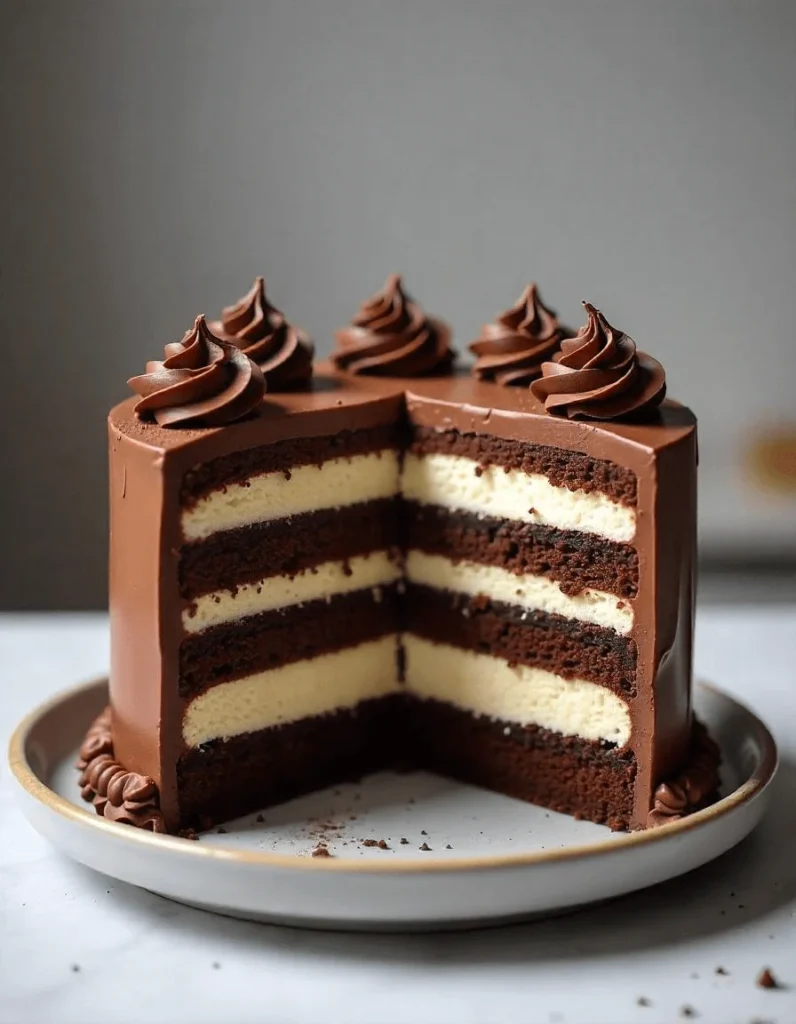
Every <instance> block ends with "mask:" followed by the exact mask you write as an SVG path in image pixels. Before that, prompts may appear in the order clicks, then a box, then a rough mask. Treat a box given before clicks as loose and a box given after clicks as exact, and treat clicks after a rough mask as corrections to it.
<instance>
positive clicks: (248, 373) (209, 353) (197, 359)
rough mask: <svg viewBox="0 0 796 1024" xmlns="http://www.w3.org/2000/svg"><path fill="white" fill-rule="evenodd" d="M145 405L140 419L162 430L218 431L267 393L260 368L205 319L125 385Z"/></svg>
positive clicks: (140, 409) (140, 407) (141, 406)
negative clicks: (150, 419)
mask: <svg viewBox="0 0 796 1024" xmlns="http://www.w3.org/2000/svg"><path fill="white" fill-rule="evenodd" d="M127 383H128V384H129V385H130V387H131V388H132V389H133V391H135V393H136V394H137V395H140V396H141V401H140V402H138V404H137V405H136V407H135V412H136V415H137V416H139V417H142V418H143V417H148V416H153V417H154V419H155V421H156V422H157V423H158V424H159V425H160V426H161V427H178V426H205V427H218V426H222V425H224V424H226V423H232V422H233V421H235V420H238V419H241V418H242V417H243V416H245V415H246V414H247V413H249V412H251V410H252V409H254V408H255V406H257V405H259V403H260V401H261V400H262V397H263V394H264V393H265V380H264V378H263V374H262V372H261V370H260V368H259V367H258V366H257V365H256V364H255V363H253V362H252V360H251V359H249V357H248V356H247V355H246V354H245V353H244V352H241V350H240V349H238V348H237V347H236V346H235V345H231V344H229V343H228V342H226V341H222V340H221V339H220V338H217V337H215V335H213V334H211V332H210V329H209V328H208V326H207V323H206V322H205V318H204V317H203V316H198V317H197V318H196V323H195V324H194V326H193V329H192V330H190V331H188V332H187V334H186V335H185V337H184V338H183V339H182V341H178V342H174V343H172V344H170V345H166V348H165V358H164V359H163V361H162V362H160V361H157V360H152V361H150V362H148V363H147V364H146V373H144V374H142V375H141V376H140V377H131V378H130V380H129V381H128V382H127Z"/></svg>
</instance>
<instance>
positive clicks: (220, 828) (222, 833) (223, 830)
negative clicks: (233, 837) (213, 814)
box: [216, 825, 227, 836]
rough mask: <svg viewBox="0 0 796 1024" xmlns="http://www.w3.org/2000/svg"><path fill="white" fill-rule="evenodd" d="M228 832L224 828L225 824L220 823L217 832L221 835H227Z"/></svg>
mask: <svg viewBox="0 0 796 1024" xmlns="http://www.w3.org/2000/svg"><path fill="white" fill-rule="evenodd" d="M226 832H227V830H226V829H225V828H224V826H223V825H219V826H218V828H217V829H216V834H217V835H220V836H223V835H226Z"/></svg>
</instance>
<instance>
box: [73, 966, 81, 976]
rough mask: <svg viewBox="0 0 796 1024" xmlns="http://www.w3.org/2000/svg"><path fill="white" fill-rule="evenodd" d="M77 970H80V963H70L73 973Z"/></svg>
mask: <svg viewBox="0 0 796 1024" xmlns="http://www.w3.org/2000/svg"><path fill="white" fill-rule="evenodd" d="M79 970H80V964H72V972H73V973H74V974H77V973H78V971H79Z"/></svg>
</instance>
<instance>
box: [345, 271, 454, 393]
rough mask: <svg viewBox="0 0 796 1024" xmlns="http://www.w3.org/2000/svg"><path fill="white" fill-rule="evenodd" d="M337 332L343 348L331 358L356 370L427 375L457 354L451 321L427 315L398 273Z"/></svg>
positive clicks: (442, 369)
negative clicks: (453, 345)
mask: <svg viewBox="0 0 796 1024" xmlns="http://www.w3.org/2000/svg"><path fill="white" fill-rule="evenodd" d="M335 337H336V338H337V342H338V345H339V348H338V350H337V351H336V352H334V353H333V354H332V362H333V363H334V365H335V366H336V367H337V368H338V369H339V370H347V371H348V372H349V373H353V374H360V373H362V374H370V375H373V376H381V377H428V376H431V375H433V374H443V373H446V372H447V371H448V370H449V369H450V367H451V365H452V363H453V361H454V359H455V353H454V351H453V349H452V348H451V347H450V330H449V328H448V327H447V325H446V324H444V323H443V322H442V321H441V320H436V319H433V318H432V317H428V316H426V314H425V313H424V312H423V311H422V309H421V308H420V306H418V305H417V303H416V302H414V301H413V300H412V299H410V298H409V296H408V295H407V294H406V292H405V291H404V289H403V283H402V281H401V278H400V276H399V275H398V274H392V275H390V277H388V278H387V283H386V284H385V286H384V288H383V289H382V290H381V291H380V292H377V294H376V295H374V296H373V297H372V298H370V299H368V300H367V302H365V303H363V305H362V306H361V307H360V309H359V312H358V313H357V314H356V316H355V317H354V319H353V320H352V321H351V324H350V326H348V327H344V328H343V329H342V330H339V331H337V332H336V334H335Z"/></svg>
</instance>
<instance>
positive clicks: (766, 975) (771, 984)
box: [757, 967, 781, 988]
mask: <svg viewBox="0 0 796 1024" xmlns="http://www.w3.org/2000/svg"><path fill="white" fill-rule="evenodd" d="M757 986H758V988H781V985H780V983H779V982H778V981H777V979H776V978H775V977H774V975H773V974H772V973H771V968H770V967H764V968H763V970H762V971H761V972H760V973H759V974H758V976H757Z"/></svg>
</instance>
